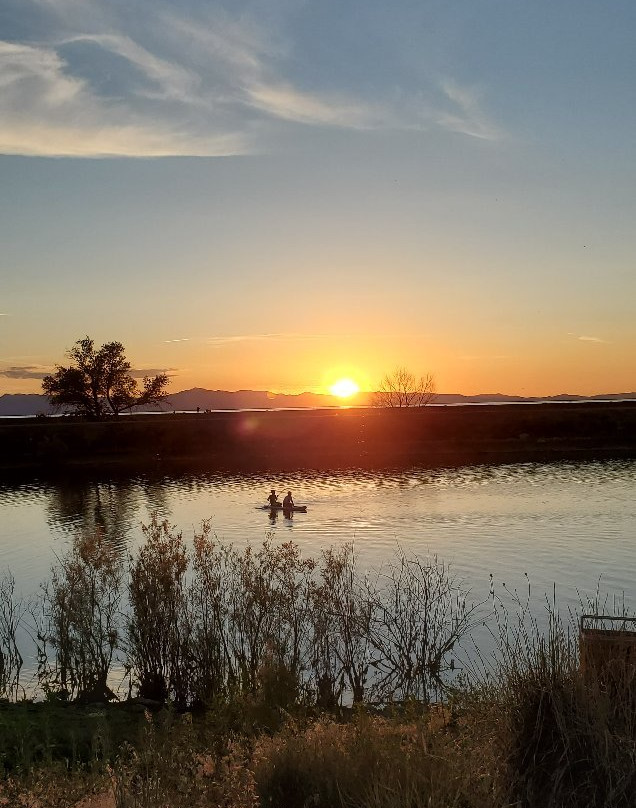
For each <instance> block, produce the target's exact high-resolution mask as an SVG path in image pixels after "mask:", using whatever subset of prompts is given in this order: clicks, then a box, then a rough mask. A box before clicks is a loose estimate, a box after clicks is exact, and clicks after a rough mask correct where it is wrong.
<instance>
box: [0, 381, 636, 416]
mask: <svg viewBox="0 0 636 808" xmlns="http://www.w3.org/2000/svg"><path fill="white" fill-rule="evenodd" d="M371 395H372V394H371V393H358V394H357V395H355V396H352V397H351V398H348V399H346V400H343V399H340V398H336V397H335V396H331V395H324V394H321V393H298V394H297V395H290V394H283V393H268V392H266V391H264V390H236V391H228V390H205V389H203V388H201V387H194V388H193V389H192V390H182V391H181V392H179V393H171V394H170V395H169V396H168V399H167V401H166V402H165V403H164V404H163V406H161V407H159V406H157V407H154V408H148V407H144V411H146V412H147V411H148V410H149V409H152V410H153V411H155V412H159V411H162V410H163V411H172V410H176V411H192V410H194V411H196V409H197V407H199V409H200V410H201V411H205V410H245V409H263V410H272V409H279V408H283V409H285V408H301V409H304V408H311V407H339V406H342V405H343V404H346V405H347V406H353V407H363V406H366V405H368V404H369V402H370V397H371ZM626 399H636V393H607V394H603V395H596V396H576V395H569V394H567V393H563V394H561V395H558V396H544V397H526V396H508V395H504V394H502V393H482V394H480V395H477V396H463V395H460V394H459V393H439V394H438V395H437V396H436V397H435V404H489V403H490V404H514V403H523V402H528V403H533V402H535V403H536V402H539V401H621V400H626ZM51 412H52V410H51V408H50V407H49V403H48V399H47V398H46V396H43V395H38V394H37V393H27V394H24V393H5V394H4V395H1V396H0V417H1V416H8V415H23V416H24V415H38V414H40V413H42V414H44V415H48V414H51Z"/></svg>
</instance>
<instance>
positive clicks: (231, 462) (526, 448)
mask: <svg viewBox="0 0 636 808" xmlns="http://www.w3.org/2000/svg"><path fill="white" fill-rule="evenodd" d="M635 456H636V402H585V403H558V404H555V403H550V404H546V403H544V404H502V405H483V406H457V407H422V408H409V409H401V410H392V409H335V410H329V409H328V410H304V411H294V410H282V411H275V412H211V413H203V412H202V413H198V414H196V413H192V414H178V413H177V414H164V415H146V416H144V415H133V416H125V417H121V416H120V417H118V418H113V419H111V420H106V421H82V420H79V419H75V418H39V419H37V418H34V419H25V420H19V421H14V420H5V421H2V420H0V469H2V470H5V471H10V470H18V469H39V470H47V471H51V472H55V471H56V470H64V471H65V472H70V471H71V470H72V469H73V468H74V467H80V468H83V469H85V468H86V467H93V468H104V467H110V468H115V467H122V468H127V469H131V470H135V471H146V470H152V469H157V470H162V469H165V470H169V469H171V468H174V469H184V470H199V469H210V470H223V469H228V470H231V469H235V470H239V471H241V470H242V471H260V470H270V469H286V470H293V469H327V468H344V467H347V468H387V467H398V466H404V465H426V466H431V467H433V466H436V465H465V464H474V463H502V462H503V463H506V462H525V461H528V462H531V461H536V462H545V461H551V460H569V459H572V460H588V459H590V460H593V459H607V458H625V457H635Z"/></svg>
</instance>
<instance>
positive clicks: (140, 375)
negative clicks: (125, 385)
mask: <svg viewBox="0 0 636 808" xmlns="http://www.w3.org/2000/svg"><path fill="white" fill-rule="evenodd" d="M178 370H179V369H178V368H131V370H130V375H131V376H132V377H133V379H145V378H146V376H147V377H149V378H150V377H152V376H160V375H161V374H162V373H165V374H166V376H174V374H175V373H177V372H178Z"/></svg>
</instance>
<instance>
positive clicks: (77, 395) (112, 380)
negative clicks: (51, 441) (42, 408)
mask: <svg viewBox="0 0 636 808" xmlns="http://www.w3.org/2000/svg"><path fill="white" fill-rule="evenodd" d="M68 356H69V358H70V359H71V360H72V364H71V365H70V366H69V367H62V366H61V365H56V366H55V373H53V374H52V375H51V376H45V377H44V379H43V381H42V389H43V390H44V393H45V394H46V395H47V396H48V397H49V399H50V401H51V405H52V406H53V407H55V408H56V409H60V407H72V408H73V410H74V411H75V412H77V413H79V414H80V415H86V416H88V417H90V418H102V417H103V416H104V415H118V414H119V413H120V412H124V411H125V410H129V409H131V407H138V406H139V405H141V404H154V403H156V402H158V401H161V400H162V399H163V398H165V396H166V393H165V387H166V385H167V384H168V377H167V375H166V374H165V373H160V374H159V375H158V376H154V377H152V378H151V377H148V376H146V377H144V380H143V388H142V389H141V390H140V389H139V385H138V384H137V381H136V379H134V378H133V377H132V376H131V375H130V367H131V365H130V362H129V361H128V360H127V359H126V356H125V354H124V346H123V345H122V344H121V342H107V343H105V344H104V345H102V347H101V348H100V349H99V350H95V346H94V343H93V340H92V339H91V338H90V337H84V339H79V340H77V342H76V343H75V345H74V346H73V348H71V350H70V351H69V352H68Z"/></svg>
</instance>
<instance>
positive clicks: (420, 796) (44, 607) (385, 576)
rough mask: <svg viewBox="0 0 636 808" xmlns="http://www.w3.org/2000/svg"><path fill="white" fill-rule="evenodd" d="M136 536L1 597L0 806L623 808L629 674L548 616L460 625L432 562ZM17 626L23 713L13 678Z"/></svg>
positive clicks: (518, 611)
mask: <svg viewBox="0 0 636 808" xmlns="http://www.w3.org/2000/svg"><path fill="white" fill-rule="evenodd" d="M145 533H146V540H145V542H144V544H143V545H142V546H141V547H140V548H139V550H138V551H137V552H136V554H135V555H134V556H133V557H132V558H130V559H122V558H121V556H120V555H119V554H118V553H117V552H115V551H114V550H113V548H112V545H110V543H109V542H108V541H106V539H105V538H104V536H103V535H101V534H99V533H98V534H95V535H90V536H79V537H78V538H77V540H76V541H75V543H74V544H73V546H72V547H71V549H70V550H69V552H68V553H67V555H65V556H63V557H61V558H60V559H59V560H58V562H57V563H56V565H55V567H54V568H53V569H52V572H51V578H50V580H49V582H48V583H47V584H46V586H45V587H44V588H43V590H42V594H41V596H40V598H38V599H37V600H36V601H32V602H31V603H29V604H24V603H22V602H21V601H20V599H19V598H17V597H16V595H15V591H14V588H13V586H12V582H11V578H10V576H5V577H4V578H3V579H2V581H1V586H0V690H1V691H2V692H1V694H0V695H2V696H4V697H5V698H6V701H5V702H3V703H1V704H0V797H4V798H6V800H7V804H9V805H29V806H33V807H34V808H35V806H72V805H77V806H80V805H81V806H83V808H87V807H88V806H89V805H99V806H100V808H133V806H134V808H158V807H160V806H163V807H164V808H177V807H179V808H180V807H181V806H226V808H231V807H232V806H234V807H235V808H243V806H252V808H255V807H256V806H276V807H277V808H278V807H279V806H280V808H308V806H317V807H318V808H323V807H324V808H349V807H350V806H359V808H398V807H399V808H420V806H421V808H424V806H427V807H428V808H437V807H438V806H439V808H441V807H442V806H444V808H446V807H448V808H450V806H463V807H464V808H499V806H504V805H506V806H518V808H580V806H590V808H597V807H598V808H601V806H603V808H615V807H616V808H619V806H620V807H621V808H622V806H629V805H633V793H634V788H636V677H635V666H634V661H633V658H631V659H630V658H629V656H628V655H626V654H624V653H621V655H619V657H614V658H612V659H611V660H609V663H608V664H605V663H604V662H603V661H601V663H600V664H596V663H595V664H594V665H588V666H587V667H586V668H585V670H583V669H582V668H581V665H580V663H579V649H578V643H577V636H576V633H575V632H572V631H570V630H569V628H568V626H567V625H565V626H564V625H563V624H562V623H561V622H560V620H559V618H558V615H557V614H556V613H555V612H554V610H553V609H550V606H549V604H545V603H544V604H543V607H545V606H546V605H548V609H549V619H548V621H547V628H546V630H545V631H544V632H542V631H540V630H539V628H538V624H537V622H536V620H535V619H534V617H533V614H532V611H531V609H530V608H529V603H528V602H522V601H521V600H520V599H519V598H518V596H516V595H515V596H514V597H511V600H510V602H509V603H508V604H506V605H504V604H502V602H501V600H500V599H499V598H498V597H497V598H495V597H494V594H493V598H492V600H491V601H489V602H488V603H486V604H482V605H481V606H479V607H478V608H477V609H475V608H473V607H471V606H470V605H468V604H467V601H466V593H465V592H464V591H463V590H462V587H461V583H460V582H458V581H457V580H456V579H455V578H454V577H453V576H452V575H451V573H450V571H449V569H448V567H447V566H446V565H445V564H443V563H442V562H440V561H439V560H438V559H436V558H429V559H423V558H418V557H416V556H409V555H405V554H403V553H398V554H397V555H396V557H395V558H394V559H393V560H392V561H390V562H388V563H387V564H385V565H384V566H383V567H382V568H381V569H379V570H359V569H358V567H357V564H356V557H355V553H354V552H353V548H352V547H350V546H345V547H342V548H330V549H328V550H325V551H324V553H323V554H322V556H321V558H319V559H312V558H304V557H303V556H302V554H301V551H300V549H299V547H298V546H296V545H294V544H292V543H284V544H274V543H273V542H272V541H266V542H264V543H262V544H261V545H259V546H257V547H250V546H248V547H246V548H242V549H238V548H234V547H232V546H231V545H228V544H224V543H223V542H219V541H218V540H217V539H216V538H215V537H214V536H213V535H212V534H211V533H210V531H209V529H208V528H207V526H206V525H205V524H204V525H203V526H202V527H201V529H200V531H198V532H197V533H196V534H195V535H194V537H193V540H192V541H191V542H188V541H186V540H185V539H184V538H183V536H182V535H181V534H180V533H178V532H176V531H175V530H174V529H172V528H170V527H169V526H168V525H167V524H166V523H165V522H159V521H158V520H157V519H154V520H153V521H152V523H151V524H150V525H148V526H147V527H146V529H145ZM27 606H28V608H27ZM587 606H589V607H590V608H593V606H594V604H588V605H587ZM476 620H479V621H483V622H484V623H485V624H486V625H488V626H489V627H490V630H491V633H492V637H493V643H494V649H495V653H494V655H489V656H488V657H487V658H484V657H483V656H482V655H481V654H480V652H479V649H474V651H473V652H471V653H470V654H469V655H468V659H466V658H465V657H464V660H465V661H464V663H463V669H462V670H461V671H460V672H459V673H458V671H457V669H456V666H455V664H454V660H455V659H456V658H457V651H458V648H459V646H460V645H462V644H463V645H464V647H465V646H466V645H467V644H469V639H470V632H471V627H472V626H473V625H475V621H476ZM22 621H27V623H28V625H29V630H30V633H31V635H32V636H33V637H34V639H35V641H36V642H37V645H38V651H37V659H38V671H37V685H38V690H39V694H40V701H39V702H38V703H33V702H31V701H27V700H25V699H24V690H23V688H22V684H21V680H20V666H21V657H20V653H19V650H18V648H17V645H16V637H17V635H18V628H19V625H20V624H21V622H22ZM459 658H460V659H461V658H462V657H461V656H460V657H459ZM591 658H592V657H590V659H591ZM114 672H116V676H114V675H113V673H114ZM122 675H125V679H126V680H127V682H128V686H127V687H124V689H123V692H121V691H120V692H119V696H120V698H121V701H116V700H115V698H114V696H115V694H113V692H112V691H111V687H113V686H114V685H113V681H114V679H119V680H121V677H122ZM96 800H98V801H99V802H95V801H96Z"/></svg>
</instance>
